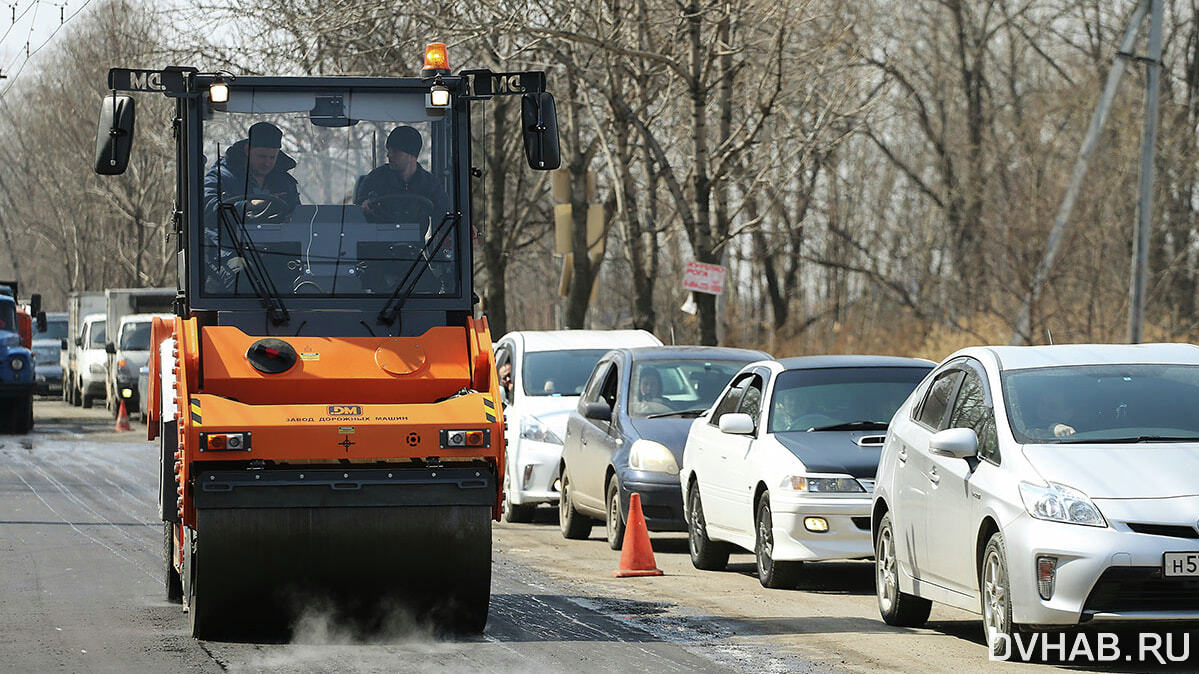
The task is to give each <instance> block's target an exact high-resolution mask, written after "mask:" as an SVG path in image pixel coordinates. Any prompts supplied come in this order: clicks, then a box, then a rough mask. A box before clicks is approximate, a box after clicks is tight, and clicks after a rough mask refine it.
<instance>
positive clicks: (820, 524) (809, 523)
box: [803, 517, 828, 534]
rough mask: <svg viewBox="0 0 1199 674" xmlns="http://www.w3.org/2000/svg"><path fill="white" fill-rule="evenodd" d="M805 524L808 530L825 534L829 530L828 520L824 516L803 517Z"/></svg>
mask: <svg viewBox="0 0 1199 674" xmlns="http://www.w3.org/2000/svg"><path fill="white" fill-rule="evenodd" d="M803 526H804V528H805V529H807V530H808V531H811V532H813V533H817V534H823V533H825V532H827V531H828V520H826V519H824V518H823V517H805V518H803Z"/></svg>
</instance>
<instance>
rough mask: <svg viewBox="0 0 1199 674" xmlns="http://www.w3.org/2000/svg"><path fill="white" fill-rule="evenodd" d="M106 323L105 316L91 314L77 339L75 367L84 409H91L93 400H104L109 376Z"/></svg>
mask: <svg viewBox="0 0 1199 674" xmlns="http://www.w3.org/2000/svg"><path fill="white" fill-rule="evenodd" d="M106 322H107V319H106V316H105V315H104V314H89V315H87V316H85V317H84V319H83V326H82V327H81V328H80V330H79V335H77V336H76V337H75V346H76V349H77V350H76V354H77V355H76V363H75V366H76V376H77V377H78V378H79V381H78V382H76V386H77V389H78V391H79V394H80V398H79V399H80V401H81V402H82V403H83V406H84V407H91V406H92V401H93V400H96V399H100V400H104V396H105V390H104V381H105V379H106V378H107V375H108V353H107V352H106V351H105V350H104V346H105V344H106V343H107V339H106V331H105V329H104V325H105V323H106Z"/></svg>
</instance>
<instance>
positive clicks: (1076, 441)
mask: <svg viewBox="0 0 1199 674" xmlns="http://www.w3.org/2000/svg"><path fill="white" fill-rule="evenodd" d="M1045 442H1050V443H1054V444H1059V445H1135V444H1137V443H1140V442H1199V437H1197V436H1194V435H1137V436H1130V437H1126V438H1055V439H1053V440H1046V441H1045Z"/></svg>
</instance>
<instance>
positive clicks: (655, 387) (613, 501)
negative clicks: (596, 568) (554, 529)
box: [559, 346, 770, 550]
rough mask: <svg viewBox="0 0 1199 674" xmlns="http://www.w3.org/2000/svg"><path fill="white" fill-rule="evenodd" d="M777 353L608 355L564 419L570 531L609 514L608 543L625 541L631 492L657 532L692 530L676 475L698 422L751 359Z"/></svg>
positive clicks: (693, 349) (565, 521)
mask: <svg viewBox="0 0 1199 674" xmlns="http://www.w3.org/2000/svg"><path fill="white" fill-rule="evenodd" d="M769 357H770V356H769V355H767V354H766V353H763V352H761V351H752V350H749V349H727V348H719V347H704V346H670V347H642V348H635V349H615V350H612V351H609V352H608V353H607V354H605V355H604V357H603V358H602V359H600V361H599V363H598V364H597V365H596V366H595V369H594V370H593V371H592V372H591V378H590V379H589V380H588V381H587V386H586V387H585V388H584V390H583V395H582V397H581V398H580V399H579V406H578V408H577V409H576V410H575V411H573V412H571V413H570V418H569V419H568V420H567V422H566V437H565V439H564V445H563V449H562V465H561V468H560V475H561V476H562V496H561V498H560V500H559V514H560V519H559V522H560V524H561V527H562V535H563V536H565V537H566V538H587V537H588V536H589V535H590V534H591V527H592V526H593V525H594V523H595V520H604V521H605V522H606V524H607V535H608V544H609V545H610V546H611V547H612V549H614V550H619V549H620V546H621V542H622V540H623V539H624V525H625V521H626V519H627V516H628V508H629V495H630V494H632V493H633V492H637V493H639V494H641V507H642V512H643V513H644V515H645V521H646V524H647V525H648V527H649V529H650V530H651V531H685V530H686V522H685V521H684V519H683V497H682V489H681V488H680V485H679V477H678V475H679V466H680V465H682V459H683V447H684V446H685V445H686V442H687V431H688V429H689V428H690V427H691V421H692V419H694V418H695V417H697V416H699V415H700V414H703V413H704V412H705V411H706V410H707V409H708V408H709V407H711V405H712V403H713V402H714V401H715V400H716V396H718V395H720V392H721V391H723V390H724V387H725V385H726V384H728V382H729V380H730V379H731V378H732V376H733V375H734V374H735V373H736V372H737V371H738V370H740V369H741V368H742V367H743V366H744V365H746V364H748V363H751V362H753V361H757V360H762V359H764V358H769Z"/></svg>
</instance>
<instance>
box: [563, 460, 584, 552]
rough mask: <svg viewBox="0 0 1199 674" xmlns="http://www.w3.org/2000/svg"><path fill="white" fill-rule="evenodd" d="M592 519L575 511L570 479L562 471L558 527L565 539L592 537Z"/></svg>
mask: <svg viewBox="0 0 1199 674" xmlns="http://www.w3.org/2000/svg"><path fill="white" fill-rule="evenodd" d="M591 526H592V522H591V519H590V518H588V517H587V516H585V515H583V514H581V513H580V512H579V511H577V510H575V507H574V504H573V503H571V502H570V479H569V478H568V477H567V476H566V469H565V466H563V470H562V493H561V494H560V495H559V496H558V527H559V529H561V531H562V537H563V538H571V539H582V538H587V537H588V536H590V535H591Z"/></svg>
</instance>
